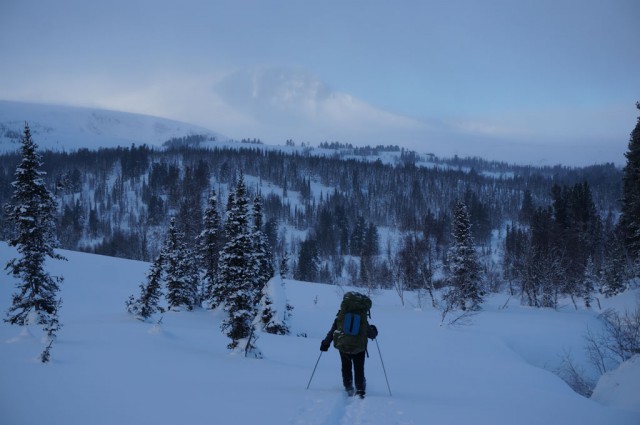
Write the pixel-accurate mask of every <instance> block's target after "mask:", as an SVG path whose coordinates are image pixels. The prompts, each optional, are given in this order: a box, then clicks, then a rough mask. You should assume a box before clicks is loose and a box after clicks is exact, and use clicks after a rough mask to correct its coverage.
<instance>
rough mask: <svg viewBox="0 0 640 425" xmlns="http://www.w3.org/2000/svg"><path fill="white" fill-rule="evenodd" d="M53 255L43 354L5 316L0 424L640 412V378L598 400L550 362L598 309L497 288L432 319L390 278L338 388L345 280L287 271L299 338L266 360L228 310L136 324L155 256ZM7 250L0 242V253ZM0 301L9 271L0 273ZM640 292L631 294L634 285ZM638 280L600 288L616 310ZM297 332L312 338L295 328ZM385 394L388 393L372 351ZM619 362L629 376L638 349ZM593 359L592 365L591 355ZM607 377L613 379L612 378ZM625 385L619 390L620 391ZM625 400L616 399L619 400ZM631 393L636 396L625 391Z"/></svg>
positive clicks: (566, 418) (590, 416)
mask: <svg viewBox="0 0 640 425" xmlns="http://www.w3.org/2000/svg"><path fill="white" fill-rule="evenodd" d="M64 255H65V256H66V257H67V258H68V260H69V261H67V262H60V261H54V262H51V263H50V265H49V269H50V271H51V273H52V274H53V275H61V276H64V278H65V281H64V282H63V284H62V290H61V296H62V298H63V305H62V309H61V312H60V318H61V321H62V323H63V326H64V327H63V328H62V329H61V331H60V332H59V340H58V342H57V343H56V344H55V345H54V347H53V351H52V362H51V363H49V364H46V365H45V364H42V363H40V362H38V361H37V356H38V355H39V353H40V352H41V351H42V345H41V342H40V334H39V330H38V329H36V328H30V329H24V330H23V329H21V328H19V327H15V326H10V325H8V324H7V323H4V322H3V323H0V375H1V376H2V380H1V381H0V404H1V412H2V413H1V414H0V415H1V417H2V420H1V422H2V423H6V424H11V425H21V424H36V423H46V424H48V425H56V424H60V425H74V424H82V425H86V424H92V425H100V424H105V425H113V424H157V425H162V424H204V423H207V424H262V425H281V424H292V425H303V424H351V425H358V424H370V425H391V424H415V425H420V424H425V423H432V424H480V425H482V424H487V425H489V424H490V425H497V424H509V425H512V424H572V423H576V424H577V423H579V424H594V425H595V424H617V425H625V424H629V425H632V424H633V425H635V424H638V423H640V402H638V401H640V384H639V383H638V380H635V381H633V380H624V379H621V378H622V377H620V376H618V377H616V375H615V374H611V375H608V376H607V382H606V383H603V385H601V386H600V387H599V388H598V389H597V392H598V394H599V397H598V400H600V402H596V401H594V400H590V399H586V398H584V397H581V396H579V395H578V394H576V393H575V392H573V391H572V390H571V389H570V388H569V387H568V386H567V385H566V384H565V383H564V382H563V381H562V380H561V379H560V378H558V377H557V376H556V375H555V374H553V373H552V372H551V370H553V369H554V368H556V367H558V365H559V363H560V362H561V357H562V354H563V352H566V351H568V350H569V351H571V352H572V353H573V354H574V356H575V358H576V360H577V361H578V362H581V360H580V359H581V358H582V355H581V354H580V353H581V351H582V347H583V344H584V340H583V335H584V333H585V332H586V330H587V326H589V327H590V328H591V329H596V328H597V327H598V326H599V322H598V321H597V319H596V315H597V312H592V311H584V310H580V311H576V310H574V308H573V306H571V307H566V308H562V309H560V310H559V311H553V310H548V309H533V308H525V307H521V306H519V305H518V303H517V302H516V300H514V299H511V300H509V301H508V302H507V298H506V297H505V296H500V295H498V296H493V297H492V298H490V299H489V300H488V301H487V302H486V303H485V305H484V310H483V311H482V312H481V313H480V314H479V315H477V316H475V318H474V319H473V323H472V324H471V325H468V326H463V327H450V326H442V327H441V326H440V325H439V324H440V313H439V312H437V311H434V310H433V309H432V308H430V307H429V308H426V307H425V308H424V309H420V308H417V300H415V299H414V298H413V297H411V296H408V297H407V298H408V304H407V305H406V306H404V307H403V306H402V305H401V304H400V300H399V298H398V296H397V295H396V294H395V293H394V292H393V291H380V292H378V293H375V294H373V301H374V307H373V310H372V323H374V324H375V325H376V326H377V327H378V329H379V330H380V335H379V338H378V342H379V349H380V352H379V351H378V347H377V346H376V344H375V343H370V345H369V354H370V357H369V358H368V359H367V360H366V374H367V398H365V399H364V400H359V399H347V398H346V397H345V396H344V395H343V392H342V389H341V382H340V371H339V359H338V354H337V352H336V351H335V350H334V349H333V348H332V349H331V350H330V351H329V352H327V353H324V354H323V355H322V356H321V357H320V360H319V363H318V368H317V371H316V373H315V376H314V378H313V380H312V382H311V385H310V388H309V390H305V387H306V386H307V383H308V382H309V378H310V376H311V372H312V370H313V366H314V364H315V363H316V360H318V356H319V354H320V351H319V345H320V340H321V339H322V338H323V337H324V335H325V333H326V332H327V330H328V329H329V327H330V325H331V321H332V320H333V317H334V315H335V312H336V310H337V308H338V305H339V300H340V299H341V291H342V290H341V288H339V287H337V286H329V285H322V284H311V283H305V282H297V281H290V280H287V281H285V282H286V286H285V293H286V297H287V299H288V301H289V302H290V304H292V305H293V306H294V308H295V309H294V310H293V317H292V322H291V325H292V335H291V336H277V335H270V334H262V335H260V337H259V339H258V341H257V344H258V346H259V348H260V349H261V351H262V353H263V354H264V359H260V360H256V359H247V358H244V357H242V356H241V355H234V354H230V353H229V351H228V350H227V349H226V345H227V343H228V340H227V339H226V337H225V336H224V335H223V334H222V332H221V331H220V328H219V326H220V321H221V319H222V313H221V312H218V311H214V312H211V311H206V310H198V311H194V312H171V313H167V314H165V315H164V316H163V317H162V323H161V324H160V325H157V324H155V322H156V321H158V319H160V317H155V318H154V322H153V323H143V322H140V321H138V320H136V319H134V318H132V317H131V316H129V315H128V314H127V313H126V312H125V307H124V303H125V300H126V299H127V297H128V296H129V295H130V294H133V293H136V292H137V291H138V285H139V284H140V283H141V282H142V281H143V280H144V277H145V273H146V271H147V270H148V267H149V265H148V264H146V263H142V262H135V261H128V260H120V259H114V258H110V257H102V256H95V255H88V254H81V253H76V252H68V251H67V252H64ZM13 256H15V251H14V250H13V249H11V248H8V247H7V245H6V244H4V243H0V263H2V264H5V263H6V261H7V260H8V259H9V258H12V257H13ZM0 282H1V284H0V308H1V309H2V310H3V313H4V311H6V310H7V308H8V307H9V305H10V300H11V293H12V292H13V291H14V283H15V282H14V281H13V279H11V278H9V277H7V276H5V277H3V278H2V280H1V281H0ZM636 292H637V291H636ZM635 298H636V293H634V292H633V291H630V292H627V293H625V294H623V295H622V296H619V297H618V298H614V299H610V300H602V301H603V308H605V307H610V306H613V307H616V308H619V309H623V308H624V307H625V306H628V307H631V306H633V305H634V303H635ZM302 334H305V335H306V338H305V337H301V336H295V335H302ZM379 353H381V355H382V359H383V360H384V365H385V367H386V371H387V375H388V378H389V384H390V388H391V391H392V394H393V395H392V396H390V395H389V391H388V388H387V384H386V381H385V377H384V374H383V369H382V365H381V356H380V354H379ZM624 366H625V367H626V368H627V369H626V370H625V373H624V375H627V376H629V375H630V374H631V373H634V374H635V376H637V375H638V367H639V366H640V365H639V364H638V362H637V361H635V362H629V363H628V364H626V365H624ZM585 367H586V365H585ZM614 389H615V391H613V390H614ZM621 394H622V395H621ZM620 397H625V398H626V400H624V402H621V401H620ZM634 397H635V399H634Z"/></svg>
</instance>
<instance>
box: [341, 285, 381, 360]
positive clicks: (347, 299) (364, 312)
mask: <svg viewBox="0 0 640 425" xmlns="http://www.w3.org/2000/svg"><path fill="white" fill-rule="evenodd" d="M371 305H372V302H371V298H369V297H367V296H366V295H364V294H360V293H358V292H347V293H346V294H344V297H343V298H342V303H341V304H340V311H338V315H337V316H336V330H335V331H334V332H333V346H334V347H335V348H337V349H338V350H340V351H341V352H343V353H348V354H357V353H361V352H363V351H365V350H366V349H367V329H368V328H369V323H368V322H367V316H369V311H370V310H371Z"/></svg>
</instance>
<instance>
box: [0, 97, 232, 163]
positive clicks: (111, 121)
mask: <svg viewBox="0 0 640 425" xmlns="http://www.w3.org/2000/svg"><path fill="white" fill-rule="evenodd" d="M25 122H28V123H29V126H30V128H31V134H32V135H33V136H34V139H35V140H37V143H38V146H39V147H40V148H41V149H43V150H44V149H50V150H66V151H69V150H75V149H79V148H88V149H98V148H110V147H117V146H125V147H128V146H131V144H132V143H135V144H136V145H142V144H147V145H150V146H160V145H162V143H164V142H165V141H167V140H169V139H171V138H174V137H184V136H190V135H196V134H197V135H205V136H210V137H215V138H216V140H221V139H226V138H225V137H223V136H221V135H219V134H217V133H215V132H213V131H211V130H208V129H205V128H202V127H198V126H195V125H192V124H186V123H182V122H178V121H173V120H169V119H164V118H158V117H151V116H147V115H139V114H131V113H126V112H117V111H108V110H103V109H92V108H78V107H71V106H60V105H44V104H32V103H20V102H9V101H4V100H0V152H7V151H11V150H15V149H16V148H17V147H18V142H19V140H20V137H21V136H22V131H23V129H24V123H25Z"/></svg>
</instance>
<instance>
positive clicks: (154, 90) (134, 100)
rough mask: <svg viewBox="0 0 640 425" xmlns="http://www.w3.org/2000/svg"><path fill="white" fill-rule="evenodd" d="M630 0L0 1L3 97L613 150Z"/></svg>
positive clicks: (479, 149) (229, 126) (270, 135)
mask: <svg viewBox="0 0 640 425" xmlns="http://www.w3.org/2000/svg"><path fill="white" fill-rule="evenodd" d="M638 18H640V1H638V0H600V1H596V0H530V1H525V0H520V1H518V0H446V1H445V0H437V1H431V0H422V1H402V0H395V1H378V0H364V1H357V0H339V1H333V0H322V1H303V0H282V1H280V0H272V1H268V0H261V1H260V0H254V1H244V0H222V1H220V0H211V1H191V0H180V1H165V0H153V1H152V0H149V1H135V0H127V1H100V0H93V1H86V0H82V1H80V0H79V1H68V0H56V1H45V0H42V1H30V0H0V57H1V60H0V99H6V100H22V101H36V102H47V103H63V104H72V105H80V106H97V107H104V108H109V109H118V110H124V111H130V112H139V113H146V114H151V115H159V116H163V117H168V118H174V119H178V120H182V121H187V122H191V123H194V124H199V125H202V126H205V127H208V128H210V129H212V130H214V131H218V132H220V133H223V134H226V135H227V136H229V137H232V138H237V139H240V138H244V137H251V138H253V137H256V138H261V139H262V140H264V141H265V142H267V143H273V144H283V143H284V141H285V140H286V139H293V140H294V141H296V142H298V143H299V142H303V141H304V142H310V143H312V144H317V143H319V142H322V141H325V140H327V141H334V140H337V141H341V142H348V143H353V144H371V145H377V144H398V145H401V146H406V147H409V148H411V149H416V150H418V151H420V152H433V153H436V154H438V155H444V156H450V155H453V154H458V155H462V156H469V155H480V156H484V157H487V158H488V159H499V160H506V161H515V162H519V163H527V162H533V163H543V164H555V163H565V164H569V165H588V164H593V163H601V162H615V163H617V164H623V163H624V161H625V159H624V152H626V150H627V144H628V141H629V133H630V132H631V130H632V129H633V127H634V126H635V123H636V118H637V116H638V114H639V112H638V111H637V110H636V108H635V102H636V101H638V100H640V47H639V45H640V25H639V24H638V22H639V19H638Z"/></svg>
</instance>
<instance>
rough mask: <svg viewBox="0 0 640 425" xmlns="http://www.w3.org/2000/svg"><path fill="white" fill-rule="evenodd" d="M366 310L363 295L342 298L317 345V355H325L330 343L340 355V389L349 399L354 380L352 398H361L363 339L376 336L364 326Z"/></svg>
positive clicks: (375, 331) (367, 301) (372, 328)
mask: <svg viewBox="0 0 640 425" xmlns="http://www.w3.org/2000/svg"><path fill="white" fill-rule="evenodd" d="M370 309H371V299H370V298H369V297H367V296H366V295H363V294H359V293H357V292H347V293H346V294H344V297H343V299H342V303H341V304H340V310H339V311H338V314H337V315H336V318H335V320H334V321H333V325H332V326H331V330H329V333H327V336H326V337H325V338H324V339H323V340H322V343H321V344H320V351H327V350H329V347H330V346H331V342H332V341H333V346H334V347H335V348H336V349H337V350H338V351H339V352H340V360H341V361H342V383H343V384H344V388H345V390H346V391H347V394H348V395H349V396H353V395H354V389H353V384H354V377H355V394H356V395H357V396H359V397H360V398H364V394H365V388H366V382H367V381H366V379H365V377H364V357H365V354H367V355H368V353H367V338H370V339H375V338H376V336H378V329H376V327H375V326H374V325H370V324H369V323H368V322H367V316H369V310H370Z"/></svg>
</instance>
